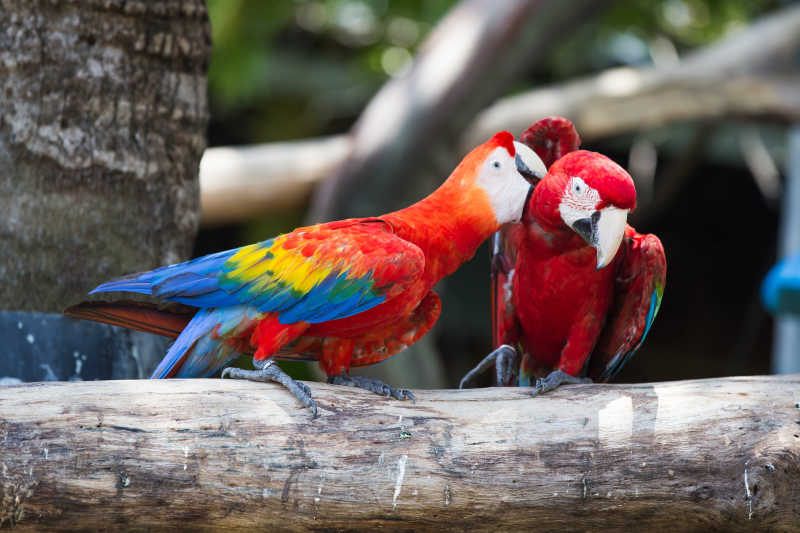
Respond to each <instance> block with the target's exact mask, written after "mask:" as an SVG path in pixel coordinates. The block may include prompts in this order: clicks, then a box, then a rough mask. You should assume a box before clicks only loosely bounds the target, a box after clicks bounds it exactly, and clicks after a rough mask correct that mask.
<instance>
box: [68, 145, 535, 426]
mask: <svg viewBox="0 0 800 533" xmlns="http://www.w3.org/2000/svg"><path fill="white" fill-rule="evenodd" d="M532 169H534V170H532ZM543 174H544V165H543V164H542V162H541V160H540V159H539V158H538V156H536V154H535V153H534V152H533V151H532V150H531V149H530V148H528V147H527V146H525V145H523V144H520V143H518V142H516V141H514V137H513V136H512V135H511V134H510V133H508V132H500V133H497V134H496V135H494V137H492V138H491V139H490V140H489V141H487V142H486V143H484V144H482V145H480V146H478V147H477V148H475V149H474V150H473V151H472V152H470V153H469V154H468V155H467V156H466V157H465V158H464V160H463V161H462V162H461V163H460V164H459V165H458V167H457V168H456V169H455V170H454V171H453V173H452V174H451V175H450V177H448V178H447V180H446V181H445V182H444V183H443V184H442V185H441V186H440V187H439V188H438V189H437V190H436V191H434V192H433V193H432V194H430V195H429V196H428V197H426V198H425V199H423V200H421V201H420V202H417V203H416V204H414V205H412V206H410V207H407V208H405V209H402V210H400V211H396V212H393V213H389V214H386V215H382V216H378V217H373V218H356V219H348V220H341V221H336V222H329V223H325V224H317V225H315V226H309V227H304V228H298V229H296V230H294V231H292V232H291V233H287V234H284V235H279V236H277V237H274V238H272V239H268V240H266V241H263V242H259V243H256V244H252V245H249V246H244V247H241V248H237V249H233V250H228V251H224V252H218V253H215V254H211V255H207V256H204V257H200V258H197V259H193V260H191V261H188V262H185V263H180V264H177V265H171V266H166V267H162V268H158V269H156V270H153V271H150V272H144V273H139V274H133V275H130V276H126V277H124V278H121V279H118V280H115V281H110V282H108V283H104V284H102V285H100V286H99V287H97V288H96V289H94V290H93V291H92V293H101V292H113V291H126V292H134V293H142V294H147V295H151V296H154V297H155V298H157V299H158V300H162V301H167V302H178V303H179V304H183V305H184V306H188V307H183V308H181V309H175V308H174V306H173V307H162V308H158V307H156V306H154V305H148V304H142V303H132V302H118V303H106V302H86V303H83V304H79V305H77V306H74V307H71V308H70V309H68V310H66V311H65V312H66V313H67V314H68V315H70V316H74V317H79V318H88V319H91V320H98V321H101V322H107V323H111V324H115V325H121V326H125V327H129V328H133V329H138V330H142V331H148V332H153V333H158V334H161V335H166V336H171V337H176V340H175V342H174V343H173V344H172V346H171V347H170V349H169V351H168V352H167V354H166V356H165V357H164V359H163V360H162V361H161V363H160V364H159V365H158V368H157V369H156V371H155V373H154V374H153V376H152V377H153V378H169V377H180V378H184V377H207V376H211V375H213V374H215V373H216V372H217V371H218V370H220V369H221V368H223V367H225V366H226V365H228V364H229V363H230V362H231V361H232V360H233V359H234V358H236V357H237V356H239V355H240V354H252V355H253V364H254V366H255V368H256V370H243V369H239V368H232V367H228V368H225V369H224V370H223V372H222V376H223V377H231V378H240V379H249V380H253V381H275V382H278V383H281V384H282V385H284V386H285V387H286V388H288V389H289V390H290V391H291V392H292V393H293V394H294V395H295V396H296V397H297V398H298V399H299V400H300V401H301V402H302V403H303V404H304V405H305V406H307V407H311V409H312V412H313V414H314V416H316V404H315V403H314V401H313V399H312V398H311V393H310V391H309V389H308V387H306V386H305V385H304V384H302V383H299V382H296V381H294V380H293V379H292V378H290V377H289V376H288V375H286V374H285V373H283V372H282V371H281V370H280V368H279V367H278V366H277V365H273V364H272V363H273V360H274V358H281V359H299V360H317V361H319V364H320V366H321V367H322V369H323V370H324V371H325V373H326V374H327V375H328V382H329V383H335V384H340V385H349V386H355V387H361V388H364V389H368V390H371V391H373V392H376V393H378V394H384V395H387V396H389V395H391V396H393V397H395V398H397V399H405V398H409V399H413V398H414V396H413V395H412V394H411V393H410V392H409V391H406V390H398V389H394V388H392V387H389V386H388V385H386V384H384V383H382V382H380V381H378V380H375V379H371V378H367V377H364V376H349V375H348V372H349V370H350V367H351V366H363V365H369V364H373V363H377V362H379V361H383V360H384V359H386V358H387V357H389V356H391V355H394V354H396V353H398V352H400V351H401V350H403V349H404V348H406V347H407V346H409V345H411V344H413V343H414V342H416V341H417V340H419V339H420V338H421V337H422V336H423V335H425V333H427V332H428V330H430V328H431V326H433V324H434V322H436V319H437V318H438V316H439V312H440V309H441V303H440V300H439V297H438V296H437V295H436V293H435V292H433V291H432V290H431V289H432V288H433V286H434V285H435V284H436V283H437V282H438V281H439V280H440V279H442V278H444V277H445V276H447V275H449V274H451V273H452V272H454V271H455V270H456V269H457V268H458V267H459V266H460V265H461V264H462V263H463V262H464V261H467V260H468V259H470V258H471V257H472V256H473V255H474V254H475V251H476V250H477V248H478V246H479V245H480V244H481V243H482V242H483V241H484V240H486V239H487V238H488V237H489V236H491V235H492V234H493V233H494V232H496V231H497V230H498V229H499V228H500V226H501V225H502V224H503V223H506V222H513V221H516V220H519V219H520V217H521V215H522V209H523V207H524V205H525V201H526V199H527V197H528V194H529V192H530V188H531V184H530V182H529V180H530V179H533V178H534V176H536V177H541V176H542V175H543Z"/></svg>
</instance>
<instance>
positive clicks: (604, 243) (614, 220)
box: [572, 206, 628, 270]
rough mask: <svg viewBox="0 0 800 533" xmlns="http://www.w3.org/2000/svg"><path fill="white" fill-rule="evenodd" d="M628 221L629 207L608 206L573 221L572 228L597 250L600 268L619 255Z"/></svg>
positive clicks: (598, 266)
mask: <svg viewBox="0 0 800 533" xmlns="http://www.w3.org/2000/svg"><path fill="white" fill-rule="evenodd" d="M627 222H628V210H627V209H619V208H617V207H614V206H608V207H604V208H603V209H601V210H599V211H595V212H594V213H592V216H590V217H587V218H579V219H578V220H576V221H575V222H573V223H572V229H573V230H575V232H576V233H577V234H578V235H580V236H581V237H583V240H585V241H586V242H587V243H589V245H591V246H593V247H594V248H595V250H596V251H597V269H598V270H600V269H601V268H603V267H605V266H607V265H608V264H609V263H611V261H612V260H613V259H614V256H615V255H617V250H619V245H620V243H621V242H622V237H623V236H624V235H625V225H626V224H627Z"/></svg>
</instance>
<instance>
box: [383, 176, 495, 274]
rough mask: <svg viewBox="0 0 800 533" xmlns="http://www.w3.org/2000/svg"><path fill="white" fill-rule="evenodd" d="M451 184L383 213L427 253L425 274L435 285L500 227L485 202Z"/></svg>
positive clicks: (397, 229)
mask: <svg viewBox="0 0 800 533" xmlns="http://www.w3.org/2000/svg"><path fill="white" fill-rule="evenodd" d="M449 185H450V184H448V183H447V182H445V184H443V185H442V186H441V187H440V188H439V189H437V190H436V191H434V192H433V193H432V194H431V195H429V196H427V197H426V198H424V199H423V200H421V201H419V202H417V203H416V204H414V205H411V206H409V207H407V208H405V209H401V210H400V211H395V212H393V213H389V214H386V215H383V216H381V217H380V218H381V219H383V220H386V221H387V222H389V223H390V224H391V225H392V226H393V227H394V231H395V234H396V235H397V236H398V237H401V238H403V239H405V240H407V241H409V242H413V243H414V244H416V245H417V246H419V247H420V248H421V249H422V251H423V252H424V253H425V273H424V276H425V278H426V281H428V283H430V285H431V286H433V285H434V284H435V283H437V282H438V281H439V280H440V279H442V278H444V277H446V276H448V275H450V274H452V273H453V272H455V271H456V270H457V269H458V267H460V266H461V265H462V264H463V263H464V262H465V261H468V260H469V259H471V258H472V257H473V256H474V255H475V252H476V251H477V249H478V247H479V246H480V245H481V243H482V242H483V241H485V240H486V239H488V238H489V236H491V235H492V233H494V232H495V231H497V229H498V228H499V224H498V223H497V220H496V219H495V217H494V213H492V212H491V211H488V210H487V209H486V207H487V206H483V207H484V208H483V209H482V208H481V206H482V203H483V202H481V201H480V200H477V199H471V195H470V194H469V193H468V192H464V191H462V190H458V189H457V188H455V187H452V186H449ZM473 200H474V201H473Z"/></svg>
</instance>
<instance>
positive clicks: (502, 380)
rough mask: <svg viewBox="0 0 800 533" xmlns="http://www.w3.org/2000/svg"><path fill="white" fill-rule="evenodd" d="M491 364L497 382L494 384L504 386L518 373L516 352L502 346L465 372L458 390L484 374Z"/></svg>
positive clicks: (506, 346) (509, 347)
mask: <svg viewBox="0 0 800 533" xmlns="http://www.w3.org/2000/svg"><path fill="white" fill-rule="evenodd" d="M493 364H494V369H495V379H496V380H497V381H496V384H497V385H505V384H507V383H510V382H511V380H512V379H513V378H514V376H515V375H517V373H518V368H519V354H517V350H515V349H514V347H513V346H509V345H508V344H503V345H502V346H500V347H499V348H497V349H496V350H494V351H493V352H492V353H490V354H489V355H487V356H486V357H484V358H483V360H482V361H481V362H480V363H478V364H477V365H476V366H475V368H473V369H472V370H470V371H469V372H467V373H466V375H465V376H464V377H463V378H461V382H460V383H459V384H458V388H459V389H463V388H464V385H466V384H467V383H469V382H470V381H472V380H473V379H475V377H477V376H479V375H480V374H482V373H483V372H485V371H486V369H487V368H489V367H490V366H492V365H493Z"/></svg>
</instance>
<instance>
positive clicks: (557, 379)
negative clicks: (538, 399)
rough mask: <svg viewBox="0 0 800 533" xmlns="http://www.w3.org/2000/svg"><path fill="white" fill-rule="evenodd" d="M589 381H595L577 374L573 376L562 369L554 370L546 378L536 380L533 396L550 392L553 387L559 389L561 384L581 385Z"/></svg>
mask: <svg viewBox="0 0 800 533" xmlns="http://www.w3.org/2000/svg"><path fill="white" fill-rule="evenodd" d="M587 383H593V381H592V379H591V378H579V377H576V376H571V375H569V374H567V373H566V372H563V371H561V370H553V371H552V372H550V373H549V374H548V375H547V377H546V378H540V379H537V380H536V385H534V387H533V391H532V392H531V396H539V395H540V394H544V393H545V392H550V391H551V390H553V389H557V388H558V387H559V386H561V385H579V384H587Z"/></svg>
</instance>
